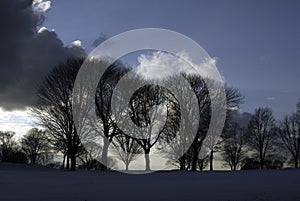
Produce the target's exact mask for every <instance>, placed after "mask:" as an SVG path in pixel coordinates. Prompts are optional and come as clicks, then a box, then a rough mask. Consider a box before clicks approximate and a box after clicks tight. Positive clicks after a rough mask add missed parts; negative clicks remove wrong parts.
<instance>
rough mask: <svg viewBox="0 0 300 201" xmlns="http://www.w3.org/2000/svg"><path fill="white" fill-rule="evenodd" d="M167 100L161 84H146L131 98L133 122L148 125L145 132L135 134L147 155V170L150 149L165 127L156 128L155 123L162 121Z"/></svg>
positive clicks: (140, 125) (143, 125)
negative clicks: (163, 106)
mask: <svg viewBox="0 0 300 201" xmlns="http://www.w3.org/2000/svg"><path fill="white" fill-rule="evenodd" d="M165 101H166V99H165V97H164V89H163V88H162V87H160V86H154V85H146V86H144V87H142V88H141V89H139V90H138V91H137V92H136V93H135V94H134V95H133V98H132V99H131V102H130V107H131V112H132V113H131V115H132V116H131V117H132V120H133V122H134V123H135V124H136V125H137V126H139V127H148V128H149V129H147V130H146V132H145V133H139V134H133V135H134V136H139V137H136V138H135V139H136V142H137V143H138V144H139V145H140V146H141V148H142V149H143V151H144V156H145V166H146V167H145V170H146V171H149V170H151V168H150V151H151V148H152V147H154V146H155V145H156V143H157V142H158V141H159V139H160V137H161V135H163V133H164V131H166V130H164V129H158V130H157V128H154V127H153V125H155V124H158V123H161V122H155V121H156V120H158V121H160V120H161V118H159V117H160V116H161V115H162V114H163V111H162V110H163V109H165V108H162V107H160V106H161V105H163V104H164V102H165Z"/></svg>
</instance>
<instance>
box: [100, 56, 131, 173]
mask: <svg viewBox="0 0 300 201" xmlns="http://www.w3.org/2000/svg"><path fill="white" fill-rule="evenodd" d="M105 62H107V61H104V60H102V61H98V63H99V64H100V65H103V64H104V65H105ZM128 70H129V68H128V67H126V66H125V65H124V64H123V63H121V62H119V61H116V62H115V63H113V64H112V65H110V67H109V68H108V69H107V70H106V72H105V73H104V75H103V76H102V78H101V80H100V82H99V84H98V87H97V90H96V101H95V102H96V110H97V111H96V112H97V116H98V118H99V119H100V122H99V123H100V127H101V130H102V131H101V133H102V134H103V138H102V139H103V147H102V156H101V163H102V164H104V166H103V167H102V170H106V169H107V167H106V166H107V164H108V161H107V160H108V149H109V146H110V144H111V142H112V140H113V138H114V137H115V136H116V135H117V134H118V132H117V126H116V123H115V119H114V117H113V115H112V110H111V97H112V94H113V90H114V88H115V86H116V84H117V83H118V81H119V79H120V78H121V77H122V76H123V75H124V74H125V73H126V72H128Z"/></svg>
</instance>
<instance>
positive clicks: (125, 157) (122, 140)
mask: <svg viewBox="0 0 300 201" xmlns="http://www.w3.org/2000/svg"><path fill="white" fill-rule="evenodd" d="M112 143H113V145H114V153H115V155H116V156H117V158H118V159H120V160H121V161H122V162H123V163H124V164H125V170H126V171H128V170H129V165H130V163H131V162H132V161H134V160H136V159H137V154H141V153H142V147H141V146H140V145H139V143H137V141H136V139H134V138H133V137H130V136H128V135H126V134H124V133H121V134H119V135H117V136H116V137H115V138H114V140H113V142H112Z"/></svg>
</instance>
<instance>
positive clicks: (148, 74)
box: [136, 51, 216, 80]
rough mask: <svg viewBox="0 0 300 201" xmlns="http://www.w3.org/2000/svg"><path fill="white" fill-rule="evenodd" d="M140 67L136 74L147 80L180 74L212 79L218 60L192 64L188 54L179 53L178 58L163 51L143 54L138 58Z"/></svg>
mask: <svg viewBox="0 0 300 201" xmlns="http://www.w3.org/2000/svg"><path fill="white" fill-rule="evenodd" d="M138 62H139V65H138V66H137V68H136V72H137V73H138V74H139V75H141V76H143V77H144V78H146V79H158V80H159V79H163V78H167V77H170V76H171V75H174V74H178V73H183V72H184V73H186V74H200V75H201V76H202V77H212V76H209V75H214V74H213V73H214V70H213V69H214V67H215V65H216V60H215V59H212V58H207V60H206V61H204V62H203V63H202V64H200V65H196V64H194V63H193V62H192V59H191V58H190V57H189V56H188V55H187V54H186V53H178V54H177V56H175V55H173V54H171V53H165V52H161V51H156V52H153V53H152V54H150V55H149V54H142V55H140V56H139V57H138Z"/></svg>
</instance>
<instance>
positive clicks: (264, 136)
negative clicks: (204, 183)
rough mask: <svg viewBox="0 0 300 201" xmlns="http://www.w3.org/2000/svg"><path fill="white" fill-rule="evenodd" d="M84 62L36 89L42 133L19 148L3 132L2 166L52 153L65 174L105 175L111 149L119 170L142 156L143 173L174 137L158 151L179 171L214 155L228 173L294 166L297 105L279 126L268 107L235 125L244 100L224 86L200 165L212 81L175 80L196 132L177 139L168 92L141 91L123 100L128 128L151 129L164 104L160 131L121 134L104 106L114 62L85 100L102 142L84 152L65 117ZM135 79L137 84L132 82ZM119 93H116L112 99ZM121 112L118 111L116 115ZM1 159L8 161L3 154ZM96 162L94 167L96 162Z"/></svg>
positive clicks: (299, 120)
mask: <svg viewBox="0 0 300 201" xmlns="http://www.w3.org/2000/svg"><path fill="white" fill-rule="evenodd" d="M83 61H84V59H71V60H69V61H67V62H66V63H63V64H61V65H59V66H57V67H56V68H54V69H53V70H52V71H51V72H50V73H49V75H48V76H47V77H46V79H45V81H44V82H43V83H42V84H41V86H40V88H39V90H38V93H37V95H38V97H37V100H38V101H37V104H36V105H35V106H34V107H33V108H32V112H33V113H34V114H35V116H36V118H37V119H38V120H39V122H40V126H42V127H43V128H45V129H44V130H45V131H41V130H38V129H32V130H30V131H29V132H28V134H27V135H25V136H24V137H23V138H22V140H21V141H20V143H19V146H17V143H16V142H14V141H13V138H12V136H13V133H11V132H2V133H1V135H0V149H1V152H0V153H1V154H0V157H1V161H3V162H9V160H11V158H18V157H20V158H23V159H24V158H25V159H24V160H23V159H22V160H23V162H24V161H25V162H26V161H28V162H30V163H33V164H35V163H40V164H45V163H47V161H48V162H49V159H51V157H53V156H54V153H59V154H62V158H63V163H62V166H63V167H64V168H66V169H70V170H75V169H76V167H78V165H79V166H80V167H82V168H86V169H101V170H106V169H107V166H108V167H113V166H114V165H115V164H116V161H115V159H114V158H112V157H108V150H109V149H113V153H114V157H115V158H117V159H119V160H120V161H122V162H123V163H124V165H125V167H126V169H128V168H129V165H130V163H131V162H132V161H134V160H135V159H136V158H137V155H138V154H144V156H145V169H146V170H150V167H151V163H150V157H149V155H150V152H151V150H154V151H156V152H157V151H162V152H163V151H165V148H166V147H167V146H168V145H170V144H171V143H170V142H171V141H172V140H173V139H174V138H175V136H176V135H178V134H179V135H180V136H181V138H180V139H179V141H178V142H177V144H172V145H173V146H171V147H169V149H168V151H167V152H163V153H167V154H166V158H168V159H173V160H169V161H168V163H170V164H172V165H173V166H178V168H179V169H181V170H203V169H204V168H205V167H206V166H207V165H208V164H210V168H209V169H210V170H213V161H214V154H215V153H216V152H220V153H221V155H222V157H223V160H224V165H226V166H229V167H230V168H231V169H232V170H237V169H239V168H241V169H249V168H260V169H263V168H281V167H283V165H284V164H285V163H286V162H288V163H289V162H292V163H294V166H295V167H298V162H299V152H300V138H299V134H300V103H299V104H298V105H297V111H296V113H295V114H292V115H290V116H287V117H285V118H284V120H282V121H281V122H276V121H275V118H274V116H273V113H272V111H271V110H270V109H269V108H258V109H256V110H255V112H254V114H251V115H250V114H248V117H249V118H248V120H247V122H246V123H244V124H241V122H240V120H239V119H240V117H241V114H238V113H237V112H236V108H238V107H239V105H240V104H242V102H243V97H242V95H241V93H240V92H239V91H238V90H237V89H235V88H230V87H226V89H225V93H226V101H227V116H226V121H225V126H224V130H223V133H222V136H221V138H220V140H219V142H218V143H217V145H216V146H214V148H213V149H212V150H211V152H210V154H209V156H207V157H205V158H202V159H200V158H199V157H198V156H199V153H200V150H201V148H202V147H203V143H204V139H205V138H206V137H207V132H208V128H209V125H210V119H211V99H210V93H211V92H210V91H209V90H208V88H207V83H208V82H212V81H211V80H204V79H203V78H201V77H198V76H195V75H185V74H182V75H181V76H183V77H185V79H186V80H187V81H188V83H189V85H190V87H191V88H192V90H193V92H194V93H195V95H196V98H197V104H198V107H199V116H200V117H201V118H200V120H199V122H198V121H197V122H196V124H197V126H198V130H197V132H196V136H193V137H191V136H189V135H185V134H184V133H178V132H180V128H179V126H180V121H181V120H182V117H181V110H182V108H181V107H182V106H180V105H179V101H178V100H177V99H176V98H175V97H174V95H173V94H172V93H171V92H170V91H168V90H167V89H165V88H164V87H161V86H158V85H145V86H144V87H142V88H139V89H138V90H137V91H136V92H135V93H134V94H133V96H132V97H131V99H130V102H129V107H128V111H129V114H130V118H131V120H132V121H133V122H134V124H135V125H137V126H139V127H147V126H151V125H152V123H153V119H155V118H153V115H154V116H155V115H158V114H159V113H161V111H159V109H160V108H159V107H155V106H159V105H164V107H165V109H166V111H167V116H166V121H165V124H164V126H163V128H162V129H161V130H160V131H159V132H152V130H147V131H148V132H145V133H130V135H127V134H125V133H124V132H123V131H122V130H121V129H120V128H119V127H118V126H117V123H116V119H117V118H119V119H120V117H117V116H115V115H116V114H114V113H113V112H112V108H111V107H112V106H111V98H112V96H113V92H114V89H115V87H116V85H117V83H118V82H119V80H120V79H121V77H123V76H124V75H125V74H126V73H128V72H129V71H130V70H131V68H130V67H128V66H126V65H124V64H122V63H121V62H115V63H113V64H112V65H110V67H109V68H108V69H107V70H106V72H105V74H104V75H103V76H102V78H101V79H100V81H99V83H98V84H97V86H98V87H97V90H96V94H95V96H94V97H92V98H94V100H95V105H96V107H95V108H96V114H97V119H95V120H94V122H95V124H97V129H100V130H97V132H98V133H99V135H101V136H102V139H103V141H102V146H101V147H99V146H97V145H96V142H95V146H91V147H92V148H93V149H90V150H88V151H87V150H86V149H85V147H84V146H83V145H82V143H81V141H80V138H79V136H78V133H77V129H78V127H77V129H76V127H75V122H74V117H73V111H72V109H73V101H74V91H73V88H74V82H75V79H76V76H77V73H78V71H79V69H80V67H81V65H82V63H83ZM91 62H92V65H97V66H98V67H101V66H105V65H106V64H107V62H109V61H106V60H100V61H91ZM135 79H143V78H141V77H139V76H137V77H135ZM173 80H175V78H174V79H173ZM176 86H177V90H178V91H181V92H185V91H186V90H187V89H186V88H184V87H185V86H181V85H176ZM121 91H122V90H121ZM123 95H124V94H119V96H123ZM186 104H187V105H188V104H190V103H186ZM187 107H188V106H187ZM153 108H154V109H155V111H153ZM120 114H123V112H119V113H118V115H120ZM77 126H78V125H77ZM91 127H92V126H91ZM186 143H187V144H190V146H189V147H188V149H186V150H184V149H182V147H184V146H185V144H186ZM182 150H184V152H183V151H182ZM7 153H10V154H12V153H13V154H15V155H13V157H12V156H8V154H7ZM283 153H288V154H283ZM21 155H22V156H25V157H22V156H21ZM95 156H97V159H98V160H99V161H101V163H100V162H98V161H97V160H95ZM178 156H180V157H178ZM287 156H289V157H287ZM14 160H15V159H14ZM18 160H19V159H18ZM102 164H104V165H102Z"/></svg>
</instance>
